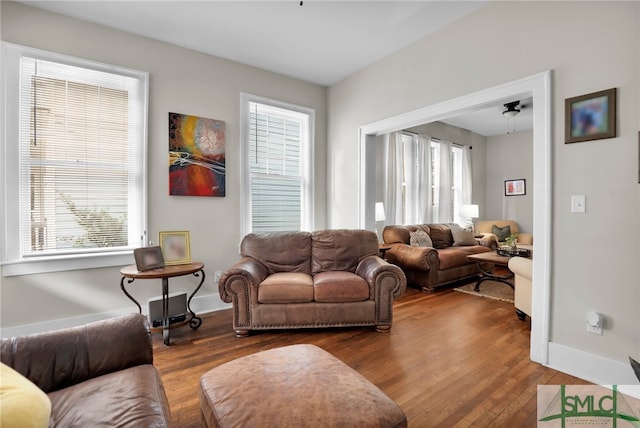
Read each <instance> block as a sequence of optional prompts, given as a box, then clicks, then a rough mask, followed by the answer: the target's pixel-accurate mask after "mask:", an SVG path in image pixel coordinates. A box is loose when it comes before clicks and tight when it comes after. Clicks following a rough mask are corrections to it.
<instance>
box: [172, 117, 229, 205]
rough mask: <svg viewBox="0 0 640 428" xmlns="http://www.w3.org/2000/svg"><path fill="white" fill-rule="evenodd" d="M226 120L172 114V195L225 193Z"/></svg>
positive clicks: (216, 194) (218, 194)
mask: <svg viewBox="0 0 640 428" xmlns="http://www.w3.org/2000/svg"><path fill="white" fill-rule="evenodd" d="M225 191H226V155H225V123H224V122H223V121H221V120H215V119H207V118H204V117H198V116H192V115H187V114H180V113H169V194H170V195H177V196H225Z"/></svg>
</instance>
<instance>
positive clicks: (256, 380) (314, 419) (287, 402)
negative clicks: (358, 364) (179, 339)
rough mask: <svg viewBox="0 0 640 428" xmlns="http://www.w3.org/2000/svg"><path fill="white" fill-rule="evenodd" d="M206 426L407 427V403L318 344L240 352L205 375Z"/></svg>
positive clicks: (202, 398) (202, 386)
mask: <svg viewBox="0 0 640 428" xmlns="http://www.w3.org/2000/svg"><path fill="white" fill-rule="evenodd" d="M200 413H201V416H202V426H203V427H210V428H211V427H223V428H227V427H263V426H265V427H266V426H268V427H323V428H325V427H359V428H364V427H406V426H407V418H406V416H405V414H404V412H403V411H402V409H401V408H400V407H399V406H398V405H397V404H396V403H395V402H394V401H392V400H391V399H390V398H389V397H387V396H386V395H385V394H384V393H383V392H382V391H381V390H380V389H379V388H378V387H377V386H375V385H374V384H372V383H371V382H369V381H368V380H367V379H365V378H364V377H363V376H361V375H360V374H359V373H358V372H356V371H355V370H353V369H352V368H351V367H349V366H347V365H346V364H344V363H343V362H342V361H340V360H338V359H337V358H335V357H334V356H333V355H331V354H329V353H328V352H326V351H324V350H322V349H320V348H318V347H317V346H315V345H291V346H285V347H282V348H275V349H270V350H268V351H262V352H258V353H256V354H252V355H248V356H246V357H242V358H238V359H236V360H233V361H230V362H228V363H225V364H222V365H220V366H218V367H216V368H214V369H211V370H209V371H208V372H207V373H205V374H204V375H202V377H201V378H200Z"/></svg>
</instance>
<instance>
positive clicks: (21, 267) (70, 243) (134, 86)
mask: <svg viewBox="0 0 640 428" xmlns="http://www.w3.org/2000/svg"><path fill="white" fill-rule="evenodd" d="M3 51H4V60H5V73H6V77H7V80H6V82H7V85H6V86H5V98H6V105H5V111H6V115H5V127H6V130H7V132H6V134H5V138H4V154H5V163H4V167H5V177H4V179H5V186H4V195H3V196H4V201H5V206H6V207H7V209H6V216H5V218H4V226H5V237H6V239H5V240H4V244H5V245H4V248H3V273H4V274H5V275H14V274H25V273H36V272H46V271H57V270H68V269H76V268H88V267H98V266H110V265H118V264H123V262H124V263H128V262H130V260H131V250H132V249H133V248H135V247H138V246H140V245H141V243H143V242H144V234H145V228H146V224H145V223H146V207H145V206H146V201H145V196H146V195H145V193H146V192H145V189H146V171H145V158H146V126H147V123H146V120H147V117H146V116H147V87H148V75H147V74H146V73H143V72H139V71H134V70H128V69H123V68H120V67H115V66H110V65H105V64H98V63H94V62H90V61H85V60H81V59H77V58H72V57H68V56H62V55H58V54H54V53H50V52H44V51H40V50H35V49H30V48H25V47H21V46H16V45H10V44H5V45H4V46H3Z"/></svg>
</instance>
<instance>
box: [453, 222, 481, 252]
mask: <svg viewBox="0 0 640 428" xmlns="http://www.w3.org/2000/svg"><path fill="white" fill-rule="evenodd" d="M449 227H450V228H451V235H453V246H454V247H461V246H463V245H478V242H477V241H476V238H475V236H474V233H473V232H472V231H470V230H467V229H463V228H462V227H460V226H459V225H457V224H451V225H450V226H449Z"/></svg>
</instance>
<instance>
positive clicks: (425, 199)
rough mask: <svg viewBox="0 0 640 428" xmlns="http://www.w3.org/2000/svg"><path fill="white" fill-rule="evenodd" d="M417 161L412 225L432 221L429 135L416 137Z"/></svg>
mask: <svg viewBox="0 0 640 428" xmlns="http://www.w3.org/2000/svg"><path fill="white" fill-rule="evenodd" d="M417 159H418V167H417V176H418V179H417V186H416V194H415V200H416V217H415V222H413V224H428V223H432V220H433V211H432V210H433V208H432V206H433V200H432V192H431V186H432V185H433V183H432V181H431V180H432V179H431V137H430V136H429V135H418V153H417Z"/></svg>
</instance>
